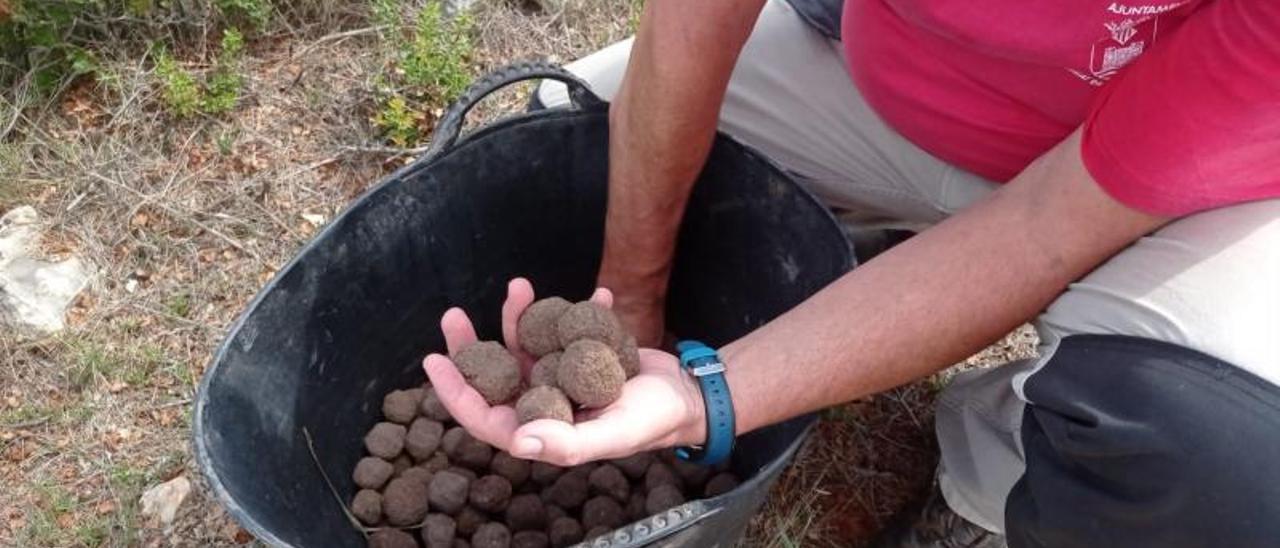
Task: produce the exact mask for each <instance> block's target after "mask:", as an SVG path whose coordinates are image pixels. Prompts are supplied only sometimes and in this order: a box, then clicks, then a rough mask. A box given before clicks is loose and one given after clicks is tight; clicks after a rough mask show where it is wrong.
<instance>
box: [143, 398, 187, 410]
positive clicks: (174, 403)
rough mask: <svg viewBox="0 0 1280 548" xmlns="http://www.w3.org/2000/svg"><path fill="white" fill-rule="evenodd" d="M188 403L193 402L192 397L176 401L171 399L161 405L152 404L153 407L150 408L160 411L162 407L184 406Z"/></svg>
mask: <svg viewBox="0 0 1280 548" xmlns="http://www.w3.org/2000/svg"><path fill="white" fill-rule="evenodd" d="M188 403H191V398H183V399H180V400H176V401H171V402H168V403H162V404H160V405H154V406H152V407H151V408H150V410H151V411H159V410H161V409H168V408H170V407H182V406H184V405H186V404H188Z"/></svg>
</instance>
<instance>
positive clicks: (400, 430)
mask: <svg viewBox="0 0 1280 548" xmlns="http://www.w3.org/2000/svg"><path fill="white" fill-rule="evenodd" d="M404 435H405V428H404V426H401V425H399V424H395V423H390V422H380V423H378V424H375V425H373V428H372V429H370V430H369V433H368V434H365V435H364V448H365V450H367V451H369V454H370V455H373V456H375V457H382V458H383V459H386V460H394V459H395V458H396V456H397V455H399V454H400V450H401V449H404Z"/></svg>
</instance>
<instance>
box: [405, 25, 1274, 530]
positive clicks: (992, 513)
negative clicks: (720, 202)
mask: <svg viewBox="0 0 1280 548" xmlns="http://www.w3.org/2000/svg"><path fill="white" fill-rule="evenodd" d="M836 4H837V3H832V2H828V3H825V4H824V3H822V2H812V1H811V2H798V1H797V2H793V3H785V2H782V1H778V0H771V1H769V2H767V3H766V2H765V1H764V0H698V1H681V0H650V1H649V2H648V3H647V5H646V7H645V13H644V16H643V18H642V20H641V25H640V30H639V33H638V35H637V36H636V38H635V39H634V41H628V42H623V43H621V44H617V45H614V46H612V47H610V48H607V49H605V50H603V51H601V52H599V53H597V54H594V55H592V56H589V57H587V58H585V59H583V60H581V61H579V62H576V63H574V64H572V65H570V67H569V68H570V69H571V70H573V71H574V72H576V73H578V74H579V75H581V76H582V77H583V78H585V79H586V80H587V81H588V82H589V83H590V84H591V85H592V86H593V88H594V89H595V90H596V91H597V92H599V93H600V94H602V95H604V96H606V97H608V98H610V99H611V100H612V101H613V104H612V107H611V112H610V123H611V125H610V128H611V129H610V160H611V162H610V181H609V190H610V194H609V202H608V205H609V210H608V216H607V229H606V237H605V241H606V244H605V250H604V259H603V264H602V265H601V270H600V276H599V282H600V285H601V286H603V287H608V288H610V289H612V290H613V294H610V293H609V292H607V291H600V292H598V293H597V297H596V298H597V299H599V300H600V301H601V302H604V303H610V302H612V304H613V306H614V308H615V310H617V311H618V313H619V314H620V315H621V316H622V317H623V319H624V321H625V322H626V323H627V324H628V326H629V327H631V328H632V329H634V330H636V331H637V333H638V336H639V337H640V341H641V343H642V344H643V345H646V346H653V345H656V344H657V342H658V341H659V337H660V335H661V333H662V331H663V324H662V304H663V302H664V298H665V291H666V282H667V277H668V274H669V273H670V271H671V256H672V250H673V247H674V238H675V234H676V229H677V226H678V224H679V222H680V219H681V216H682V214H683V208H684V204H685V200H686V198H687V196H688V193H689V189H690V186H691V185H692V184H693V180H694V178H695V176H696V174H697V173H698V171H699V169H700V167H701V165H702V162H703V161H704V159H705V157H706V154H707V151H708V147H709V144H710V142H711V137H712V135H713V132H714V131H715V129H716V128H717V127H719V128H720V129H721V130H723V131H725V132H726V133H728V134H730V135H732V136H734V137H736V138H738V139H739V140H741V141H743V142H745V143H747V144H749V145H752V146H754V147H756V148H757V149H759V150H761V151H762V152H764V153H765V154H766V155H768V156H769V157H771V158H772V159H774V160H775V161H777V162H778V163H780V164H781V165H782V166H783V167H785V168H786V169H788V170H789V171H791V172H792V173H794V174H795V175H796V176H797V177H798V178H800V179H801V180H803V181H804V182H805V183H806V184H807V185H808V186H809V188H810V189H811V190H812V191H813V192H815V193H816V194H817V195H818V196H820V197H821V198H823V199H824V200H826V201H827V202H828V203H829V204H830V205H831V206H832V207H833V208H837V209H839V210H841V211H842V212H844V213H846V217H848V218H850V219H852V220H855V221H857V222H859V223H861V224H863V225H864V226H899V227H909V228H913V229H917V230H921V232H920V234H919V235H918V236H916V237H913V238H911V239H910V240H908V241H907V242H905V243H903V244H901V245H899V246H897V247H894V248H893V249H891V250H889V251H887V252H885V253H884V254H882V255H880V256H879V257H877V258H876V259H875V260H872V261H870V262H868V263H867V264H865V265H863V266H861V267H859V268H858V269H856V270H854V271H853V272H851V273H849V274H847V275H845V276H844V277H842V278H840V279H839V280H837V281H836V282H834V283H832V284H831V285H830V286H829V287H827V288H825V289H824V290H822V291H821V292H819V293H818V294H816V295H814V296H813V297H812V298H810V299H809V300H808V301H806V302H804V303H803V304H801V305H800V306H798V307H796V308H795V309H793V310H791V311H790V312H788V313H787V314H785V315H783V316H781V317H779V318H777V319H776V320H774V321H772V322H770V323H769V324H767V325H765V326H763V327H761V328H760V329H758V330H757V331H755V332H753V333H751V334H749V335H747V336H745V337H743V338H742V339H739V340H738V341H735V342H733V343H732V344H730V345H728V346H726V347H724V348H722V349H720V351H719V356H720V358H721V359H722V361H723V362H724V364H725V366H726V372H725V376H726V379H727V383H728V386H729V388H730V391H731V393H732V408H733V409H732V410H733V413H734V414H735V415H736V425H737V431H738V432H745V431H749V430H752V429H754V428H758V427H761V426H764V425H768V424H772V423H775V422H778V421H781V420H783V419H786V418H789V417H793V416H796V415H799V414H802V413H805V412H809V411H813V410H816V409H820V408H823V407H827V406H831V405H836V404H838V403H841V402H845V401H849V400H851V399H854V398H858V397H862V396H865V395H868V394H872V393H876V392H879V391H883V390H886V389H889V388H892V387H894V386H898V385H901V384H903V383H906V382H910V381H912V380H914V379H918V378H921V377H923V376H926V375H929V374H931V373H934V372H936V371H938V370H940V369H941V368H943V367H945V366H946V365H947V364H951V363H954V362H956V361H958V360H960V359H963V358H964V357H965V356H967V355H969V354H971V353H973V352H975V351H976V350H978V349H980V348H982V347H983V346H984V345H987V344H989V343H990V342H992V341H994V340H995V339H997V338H999V337H1000V336H1001V335H1003V334H1004V333H1006V332H1008V331H1009V330H1010V329H1012V328H1013V327H1015V326H1017V325H1018V324H1020V323H1022V322H1024V321H1027V320H1031V319H1034V320H1035V321H1036V327H1037V329H1038V331H1039V334H1040V338H1041V341H1042V343H1041V348H1040V356H1039V357H1038V358H1036V359H1032V360H1027V361H1023V362H1017V363H1012V364H1008V365H1005V366H1003V367H999V368H995V369H993V370H990V371H986V372H973V373H969V374H966V375H962V376H960V377H959V378H957V379H956V380H955V381H954V382H953V383H952V384H951V386H949V387H948V388H947V389H946V390H945V392H944V393H943V394H942V396H941V397H940V402H939V406H938V411H937V430H938V439H939V443H940V447H941V450H942V458H941V465H940V470H939V476H938V477H939V484H940V489H941V494H942V497H941V498H940V499H939V498H935V499H934V500H933V501H932V504H930V505H928V506H927V507H926V508H925V511H924V512H923V514H922V515H921V516H920V519H919V520H918V521H917V522H916V523H915V526H914V527H913V528H910V529H907V530H904V531H899V532H898V535H897V539H896V542H899V543H901V544H905V545H922V546H994V545H1001V544H1003V543H1005V542H1007V544H1008V545H1010V546H1275V545H1278V544H1280V519H1276V518H1277V516H1280V466H1277V465H1276V463H1277V462H1280V387H1278V386H1277V383H1280V344H1278V343H1277V341H1278V340H1280V199H1277V198H1280V4H1278V3H1275V2H1262V1H1257V0H1164V1H1162V2H1156V3H1151V4H1146V3H1141V2H1122V1H1111V0H1057V1H1047V0H1044V1H1041V0H1036V1H1032V2H1027V1H1025V0H1024V1H1020V2H1014V1H1009V0H979V1H974V0H849V1H848V2H847V3H845V4H844V5H843V10H844V11H843V15H842V22H843V23H842V27H841V28H840V29H836V28H834V27H833V26H832V25H830V22H832V21H835V20H837V19H840V17H837V16H835V15H834V13H835V12H838V11H839V8H840V7H841V6H839V5H836ZM823 23H827V24H826V25H823ZM815 26H817V27H819V28H817V29H815ZM562 96H563V93H562V91H559V90H557V89H556V88H555V87H553V86H546V87H544V89H543V90H541V92H540V97H541V99H542V101H543V102H544V103H547V104H548V105H551V106H555V105H558V104H561V103H563V97H562ZM532 300H533V289H532V288H531V287H530V286H529V285H528V283H527V282H524V281H521V280H517V281H515V282H513V283H512V286H511V291H510V296H509V299H508V302H507V305H506V307H504V316H505V320H506V324H508V329H507V332H508V336H507V342H508V344H510V345H512V346H513V347H517V346H518V341H515V340H514V335H513V331H514V330H513V329H512V328H511V327H510V326H511V324H513V322H514V319H515V318H516V317H518V315H519V312H520V311H521V310H523V308H524V307H525V306H527V305H528V303H529V302H531V301H532ZM442 324H443V328H444V330H445V333H446V335H447V338H448V339H449V341H450V346H451V347H457V346H458V345H461V344H465V343H466V342H468V341H469V340H471V339H473V338H474V333H473V332H472V331H471V328H470V324H469V322H468V321H467V319H466V316H465V315H464V314H462V313H461V312H460V311H456V310H455V311H450V312H449V313H448V314H446V316H445V318H444V320H443V322H442ZM681 335H682V336H690V337H696V335H697V334H696V333H682V334H681ZM642 359H643V361H644V373H643V374H642V375H640V376H639V377H637V378H635V379H633V380H632V381H630V382H629V383H628V385H627V386H626V388H625V390H624V395H623V397H622V399H621V400H620V401H619V402H617V403H615V404H614V405H613V406H611V407H609V408H607V409H606V410H604V411H603V412H602V413H600V414H599V415H598V416H595V417H594V418H593V420H589V421H585V422H580V423H579V424H577V425H576V426H569V425H566V424H564V423H554V422H552V421H537V422H533V423H530V424H527V425H525V426H523V427H520V428H519V429H517V428H516V424H515V422H514V418H513V416H512V415H511V413H510V410H509V409H508V408H502V407H498V408H489V407H488V406H486V405H484V404H483V401H482V400H481V399H480V398H479V397H478V395H477V394H475V393H474V391H472V390H470V389H469V388H467V387H466V386H465V384H463V383H462V381H461V378H460V377H459V376H458V375H457V372H456V370H455V369H454V368H453V367H452V365H451V364H450V363H449V362H448V360H447V359H445V358H443V357H440V356H430V357H428V358H427V360H426V368H427V372H428V374H429V375H430V376H431V379H432V381H433V382H434V383H435V385H436V387H437V390H439V391H440V392H441V395H442V397H443V398H444V400H445V403H446V405H448V406H449V408H450V409H451V410H452V411H454V414H455V416H456V417H458V419H459V420H460V421H461V422H462V423H463V424H464V425H466V426H467V427H468V429H469V430H471V431H472V433H473V434H475V435H476V436H477V437H480V438H481V439H484V440H485V441H488V442H490V443H493V444H495V445H498V446H500V447H504V448H506V449H508V450H509V451H511V452H512V453H513V454H515V455H517V456H521V457H527V458H536V459H542V460H547V461H550V462H555V463H560V464H572V463H577V462H582V461H586V460H594V459H599V458H610V457H617V456H623V455H626V454H630V453H633V452H635V451H638V450H643V449H650V448H657V447H669V446H674V445H698V444H702V443H704V442H707V440H708V434H707V424H706V422H705V418H704V401H703V400H704V398H703V394H701V393H700V392H699V390H698V388H697V384H696V383H694V382H693V381H691V380H690V378H689V377H688V376H687V375H686V374H684V373H682V372H681V371H680V370H679V367H678V365H677V363H676V359H675V358H674V357H673V356H670V355H668V354H665V353H662V352H658V351H645V352H644V353H643V355H642ZM942 499H945V502H944V501H943V500H942Z"/></svg>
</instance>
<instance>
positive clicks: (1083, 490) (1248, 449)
mask: <svg viewBox="0 0 1280 548" xmlns="http://www.w3.org/2000/svg"><path fill="white" fill-rule="evenodd" d="M1024 388H1025V395H1026V397H1027V399H1028V400H1029V401H1030V402H1031V403H1030V404H1029V405H1028V406H1027V409H1026V411H1025V415H1024V418H1023V426H1022V442H1023V447H1024V450H1025V453H1026V473H1025V475H1024V476H1023V477H1022V479H1021V480H1019V481H1018V482H1017V483H1016V484H1015V485H1014V487H1013V490H1012V491H1011V492H1010V494H1009V497H1008V500H1007V503H1006V508H1005V522H1006V531H1007V533H1008V535H1009V544H1010V546H1015V547H1025V546H1054V547H1069V546H1090V547H1094V546H1228V545H1229V546H1274V545H1275V543H1276V540H1277V539H1280V519H1276V516H1277V515H1280V467H1277V466H1276V463H1277V462H1280V435H1277V433H1280V387H1277V386H1276V385H1274V384H1271V383H1270V382H1268V381H1265V380H1263V379H1261V378H1259V377H1257V376H1255V375H1252V374H1250V373H1248V372H1246V371H1244V370H1242V369H1239V368H1237V367H1235V366H1232V365H1231V364H1228V363H1226V362H1222V361H1220V360H1217V359H1215V358H1212V357H1210V356H1207V355H1204V354H1201V353H1199V352H1195V351H1192V350H1188V349H1186V348H1182V347H1179V346H1176V345H1172V344H1168V343H1163V342H1157V341H1153V340H1149V339H1140V338H1135V337H1124V336H1097V335H1084V336H1072V337H1067V338H1066V339H1063V341H1062V342H1061V344H1060V345H1059V346H1058V348H1057V351H1056V352H1055V354H1054V355H1053V357H1052V359H1050V360H1049V362H1048V363H1047V364H1046V365H1045V366H1044V368H1043V369H1041V370H1039V371H1037V372H1036V373H1034V374H1033V375H1031V376H1030V378H1029V379H1028V380H1027V382H1026V384H1025V387H1024Z"/></svg>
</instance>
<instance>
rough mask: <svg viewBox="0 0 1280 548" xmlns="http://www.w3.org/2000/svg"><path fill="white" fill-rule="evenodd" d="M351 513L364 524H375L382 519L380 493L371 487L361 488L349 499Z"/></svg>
mask: <svg viewBox="0 0 1280 548" xmlns="http://www.w3.org/2000/svg"><path fill="white" fill-rule="evenodd" d="M351 514H352V515H354V516H355V517H356V519H358V520H360V523H363V524H365V525H377V524H378V522H379V521H381V520H382V495H380V494H378V492H377V491H374V490H373V489H361V490H360V492H359V493H356V496H355V498H354V499H351Z"/></svg>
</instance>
